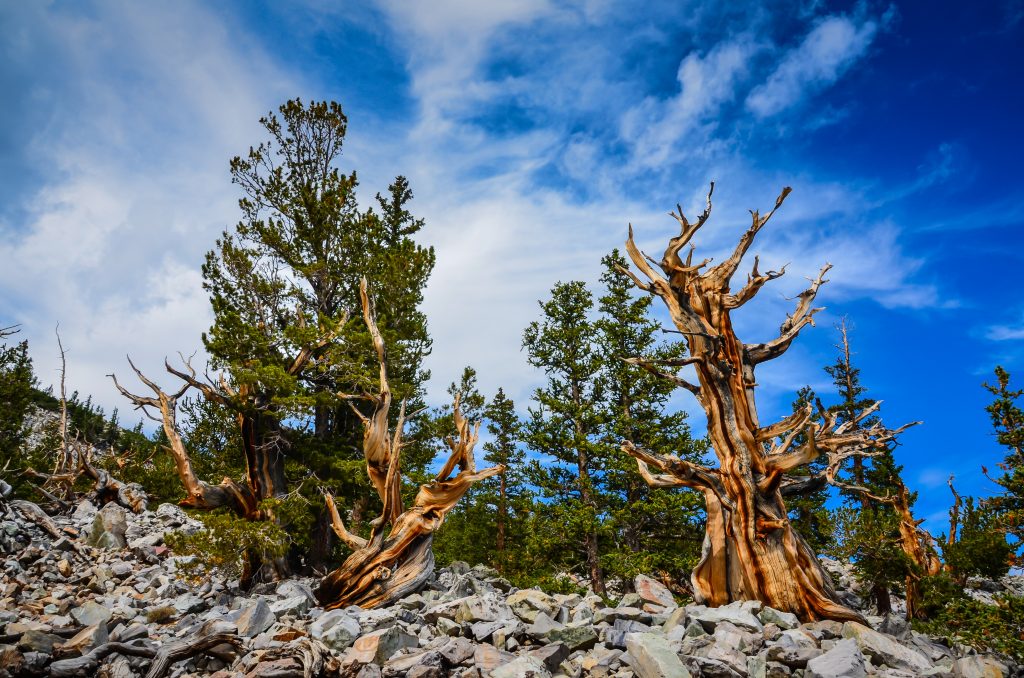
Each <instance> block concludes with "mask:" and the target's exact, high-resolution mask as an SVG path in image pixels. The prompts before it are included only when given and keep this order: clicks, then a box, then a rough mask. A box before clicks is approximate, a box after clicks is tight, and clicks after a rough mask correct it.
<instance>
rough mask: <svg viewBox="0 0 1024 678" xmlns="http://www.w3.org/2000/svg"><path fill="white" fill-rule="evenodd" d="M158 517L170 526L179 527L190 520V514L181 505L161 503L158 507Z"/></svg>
mask: <svg viewBox="0 0 1024 678" xmlns="http://www.w3.org/2000/svg"><path fill="white" fill-rule="evenodd" d="M156 517H157V518H159V519H160V520H161V521H163V522H164V524H166V525H167V526H168V527H179V526H181V525H184V524H185V523H186V522H188V515H187V514H186V513H185V511H184V510H183V509H182V508H181V507H180V506H175V505H174V504H160V506H158V507H157V509H156Z"/></svg>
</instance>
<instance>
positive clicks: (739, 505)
mask: <svg viewBox="0 0 1024 678" xmlns="http://www.w3.org/2000/svg"><path fill="white" fill-rule="evenodd" d="M713 189H714V184H712V190H713ZM789 192H790V189H789V188H786V189H784V190H783V191H782V194H781V195H780V196H779V198H778V199H777V200H776V203H775V208H774V209H772V211H771V212H769V213H768V214H767V215H765V216H763V217H762V216H761V215H759V214H758V212H756V211H755V212H752V216H753V223H752V225H751V226H750V228H749V229H748V230H747V231H746V233H744V235H743V236H742V237H741V238H740V242H739V244H738V245H737V247H736V249H735V250H734V252H733V253H732V255H731V256H729V257H728V258H727V259H725V260H724V261H723V262H722V263H720V264H718V265H717V266H715V267H713V268H711V269H709V270H707V271H705V272H703V273H702V272H701V269H703V268H704V267H705V266H706V265H707V264H708V262H709V261H710V260H709V259H706V260H704V261H703V262H700V263H696V264H694V262H693V248H692V245H691V249H690V252H689V253H688V255H687V257H686V259H685V260H683V259H682V258H681V257H680V255H679V253H680V251H681V250H682V248H683V247H684V246H685V245H687V244H688V243H689V241H690V239H691V238H692V237H693V235H694V234H695V233H696V232H697V231H698V230H699V229H700V228H701V227H702V226H703V225H704V223H705V222H706V221H707V219H708V217H709V216H710V214H711V193H710V192H709V193H708V200H707V207H706V209H705V210H704V212H703V214H701V216H700V217H699V219H698V220H697V221H696V222H695V223H690V222H689V221H687V219H686V218H685V217H684V216H683V214H682V210H681V209H680V210H679V211H678V212H677V213H673V216H674V217H675V218H676V220H677V221H678V222H679V224H680V226H681V232H680V235H679V236H677V237H675V238H672V239H671V240H670V241H669V245H668V248H667V249H666V250H665V254H664V256H663V258H662V260H661V261H660V262H654V260H653V259H650V258H649V257H647V256H646V255H644V254H643V253H642V252H641V251H640V250H639V248H638V247H637V246H636V244H635V242H634V240H633V230H632V227H630V231H629V238H628V240H627V242H626V251H627V252H628V254H629V256H630V259H631V260H632V261H633V263H634V264H635V265H636V267H637V268H638V269H639V270H640V272H641V273H642V274H643V276H644V278H641V277H640V276H639V275H637V274H635V273H633V272H632V271H629V270H626V271H625V272H626V273H627V274H628V275H630V277H631V278H632V279H633V281H634V282H635V283H636V285H637V286H638V287H640V288H641V289H642V290H644V291H646V292H650V293H653V294H656V295H658V296H659V297H661V299H662V300H663V301H664V302H665V305H666V307H667V309H668V312H669V315H670V317H671V319H672V321H673V323H674V324H675V326H676V328H677V330H678V331H679V332H680V333H681V334H682V335H683V336H684V338H685V340H686V343H687V346H688V349H689V357H687V358H685V359H682V360H670V361H648V360H644V359H643V358H632V359H630V362H633V363H634V364H637V365H640V366H641V367H644V368H645V369H647V370H648V371H649V372H651V373H653V374H655V375H657V376H660V377H662V378H665V379H669V380H671V381H672V382H674V383H675V384H677V385H678V386H681V387H683V388H686V389H687V390H689V391H690V392H691V393H693V394H694V396H696V398H697V401H698V402H699V404H700V405H701V407H702V408H703V409H704V412H705V414H706V416H707V430H708V437H709V438H710V440H711V444H712V447H713V448H714V451H715V455H716V456H717V459H718V466H717V467H715V468H712V467H705V466H702V465H698V464H693V463H690V462H686V461H683V460H681V459H679V458H677V457H675V456H668V457H666V456H661V455H657V454H655V453H653V452H650V451H648V450H645V449H643V448H640V447H639V446H636V445H634V444H633V443H632V442H629V441H625V442H624V443H623V449H624V450H625V451H626V452H628V453H629V454H631V455H633V456H634V457H636V458H637V462H638V464H639V467H640V472H641V474H642V475H643V476H644V478H645V480H647V482H648V483H649V484H651V485H652V486H661V487H690V488H694V489H697V490H700V491H701V492H702V493H703V494H704V497H705V500H706V504H707V527H706V535H705V540H704V549H703V554H702V558H701V561H700V563H699V564H698V565H697V567H696V568H695V569H694V571H693V573H692V576H691V579H692V585H693V589H694V593H695V597H696V599H697V600H698V602H704V603H707V604H710V605H722V604H725V603H729V602H731V601H735V600H760V601H762V602H763V603H764V604H766V605H770V606H771V607H774V608H776V609H780V610H785V611H788V612H793V613H794V614H796V615H798V616H799V617H800V618H801V619H804V620H815V619H836V620H862V618H861V616H860V615H859V614H858V613H857V612H855V611H853V610H851V609H849V608H847V607H845V606H844V605H843V604H842V603H840V602H839V601H838V599H837V597H836V594H835V590H834V589H833V586H832V583H831V581H830V579H829V577H828V575H827V574H826V573H825V571H824V569H823V568H822V567H821V565H820V563H819V562H818V560H817V558H816V557H815V554H814V553H813V552H812V551H811V549H810V548H809V547H808V545H807V544H806V543H805V541H804V540H803V538H801V537H800V535H799V534H798V533H797V532H796V531H795V530H794V529H793V527H792V525H791V524H790V521H789V516H788V512H787V510H786V505H785V503H784V501H783V494H782V487H783V485H784V483H788V484H790V485H792V484H793V483H792V481H791V479H790V478H789V477H788V476H787V473H788V472H789V471H792V470H793V469H795V468H797V467H799V466H803V465H805V464H808V463H810V462H811V461H813V460H814V459H816V458H817V457H818V456H820V455H822V454H827V455H828V457H829V469H830V471H831V476H829V477H834V474H835V470H836V469H837V468H838V466H839V465H840V464H841V462H842V461H843V460H845V459H848V458H850V457H851V456H854V455H858V454H862V455H865V456H871V455H872V454H875V453H877V450H878V449H880V448H881V447H882V446H884V445H885V444H886V443H887V442H888V441H890V440H892V438H893V436H894V435H895V434H897V433H899V432H900V431H902V430H903V428H901V429H898V430H896V431H890V430H888V429H885V428H883V427H882V426H881V424H877V425H873V426H870V427H867V428H864V429H857V428H856V427H857V425H858V424H859V423H860V421H861V420H863V419H864V417H866V416H867V415H868V414H870V412H871V411H873V409H874V408H871V409H869V410H868V411H867V412H865V413H862V414H861V415H860V416H859V417H857V418H855V419H853V420H851V421H847V422H844V423H842V424H840V423H838V421H837V416H836V415H835V414H832V413H828V412H827V411H824V409H823V408H819V412H818V415H817V417H815V416H814V412H813V409H812V407H811V405H810V404H808V405H807V406H806V407H805V408H804V409H802V410H800V411H798V412H796V413H794V414H793V415H791V416H790V417H787V418H786V419H784V420H782V421H780V422H778V423H776V424H773V425H770V426H765V427H762V426H761V425H760V422H759V421H758V416H757V409H756V406H755V402H754V387H755V386H756V381H755V379H754V368H755V367H756V366H757V365H759V364H760V363H763V362H765V361H768V360H771V359H773V358H777V357H779V356H781V355H782V354H783V353H784V352H785V351H786V350H787V349H788V348H789V346H790V344H791V343H792V341H793V339H795V338H796V336H797V334H798V333H799V332H800V330H801V329H802V328H803V327H805V326H806V325H809V324H813V316H814V314H815V313H816V312H817V311H819V310H820V309H817V308H812V307H811V303H812V302H813V300H814V297H815V295H816V294H817V292H818V289H819V288H820V286H821V285H822V284H823V283H824V282H825V280H824V275H825V273H826V272H827V271H828V270H829V268H830V266H829V265H826V266H824V267H823V268H822V269H821V272H820V273H819V274H818V276H817V278H816V279H815V280H814V281H812V283H811V286H810V288H809V289H807V290H806V291H804V292H803V293H801V294H800V295H799V297H798V302H797V307H796V310H795V311H794V312H793V314H792V315H790V316H788V317H787V318H786V321H785V322H783V323H782V326H781V328H780V333H779V336H778V337H777V338H775V339H774V340H772V341H769V342H765V343H759V344H744V343H743V342H741V341H740V340H739V339H738V338H737V337H736V333H735V331H734V329H733V326H732V320H731V318H730V313H731V311H732V310H733V309H736V308H739V307H740V306H742V305H743V304H745V303H746V302H747V301H749V300H750V299H752V298H753V297H754V296H755V295H756V294H757V292H758V291H759V290H760V289H761V287H762V286H763V285H764V284H765V283H767V282H768V281H770V280H774V279H776V278H778V277H779V276H781V275H782V274H783V271H768V272H766V273H760V272H759V271H758V260H757V258H756V257H755V259H754V266H753V270H752V272H751V274H750V275H749V276H748V277H747V282H746V284H745V285H744V286H743V288H742V289H740V290H739V291H738V292H735V293H733V292H731V291H730V281H731V279H732V276H733V274H734V273H735V271H736V269H737V268H738V266H739V264H740V261H741V259H742V258H743V256H744V254H745V253H746V252H747V250H748V248H749V247H750V245H751V243H752V242H753V240H754V237H755V236H756V235H757V233H758V231H760V229H761V228H762V227H763V226H764V225H765V223H767V222H768V220H769V219H770V218H771V216H772V215H773V214H774V213H775V210H776V209H778V207H779V206H781V205H782V202H783V200H785V198H786V196H787V195H788V194H789ZM652 264H653V265H652ZM655 267H658V269H660V270H656V268H655ZM687 365H691V366H693V368H694V369H695V370H696V373H697V378H698V382H699V383H692V382H690V381H687V380H686V379H684V378H682V377H681V376H679V374H678V369H679V368H681V367H683V366H687ZM666 368H667V369H666ZM904 428H905V427H904ZM801 433H803V434H804V437H805V438H806V442H805V443H803V444H801V445H797V444H796V440H797V438H798V437H799V435H800V434H801ZM650 466H653V467H655V468H656V469H658V470H659V471H661V473H660V474H652V473H651V472H650V470H649V467H650Z"/></svg>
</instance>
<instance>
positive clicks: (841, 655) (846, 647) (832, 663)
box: [804, 638, 868, 678]
mask: <svg viewBox="0 0 1024 678" xmlns="http://www.w3.org/2000/svg"><path fill="white" fill-rule="evenodd" d="M867 673H868V670H867V661H866V660H865V659H864V655H863V654H861V651H860V648H859V647H857V642H856V641H855V640H853V639H852V638H846V639H844V640H840V641H839V642H837V643H836V644H835V646H834V647H833V648H832V649H831V650H829V651H828V652H826V653H825V654H823V655H820V656H818V657H815V658H814V659H812V660H810V661H809V662H807V669H806V670H805V671H804V678H864V676H866V675H867Z"/></svg>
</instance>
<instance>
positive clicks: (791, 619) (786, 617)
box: [757, 607, 800, 630]
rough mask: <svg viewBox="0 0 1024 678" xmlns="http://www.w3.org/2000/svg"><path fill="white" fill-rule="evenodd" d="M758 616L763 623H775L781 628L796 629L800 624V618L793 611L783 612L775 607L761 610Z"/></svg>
mask: <svg viewBox="0 0 1024 678" xmlns="http://www.w3.org/2000/svg"><path fill="white" fill-rule="evenodd" d="M757 618H758V619H759V620H760V622H761V623H762V624H765V625H767V624H775V625H776V626H778V627H779V628H780V629H783V630H786V629H795V628H796V627H798V626H800V619H799V618H798V617H797V616H796V615H795V614H793V613H792V612H782V611H781V610H776V609H775V608H774V607H766V608H764V609H762V610H761V613H760V614H759V615H757Z"/></svg>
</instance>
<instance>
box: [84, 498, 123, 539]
mask: <svg viewBox="0 0 1024 678" xmlns="http://www.w3.org/2000/svg"><path fill="white" fill-rule="evenodd" d="M127 529H128V520H127V518H126V517H125V511H124V509H123V508H121V507H120V506H118V505H117V504H114V503H110V504H107V505H106V506H104V507H103V508H102V509H101V510H100V511H99V513H97V514H96V517H95V518H93V521H92V527H91V528H90V529H89V538H88V539H87V540H86V543H87V544H89V546H95V547H96V548H101V549H123V548H124V547H125V546H127V545H128V542H127V540H126V539H125V536H124V533H125V531H126V530H127Z"/></svg>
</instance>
